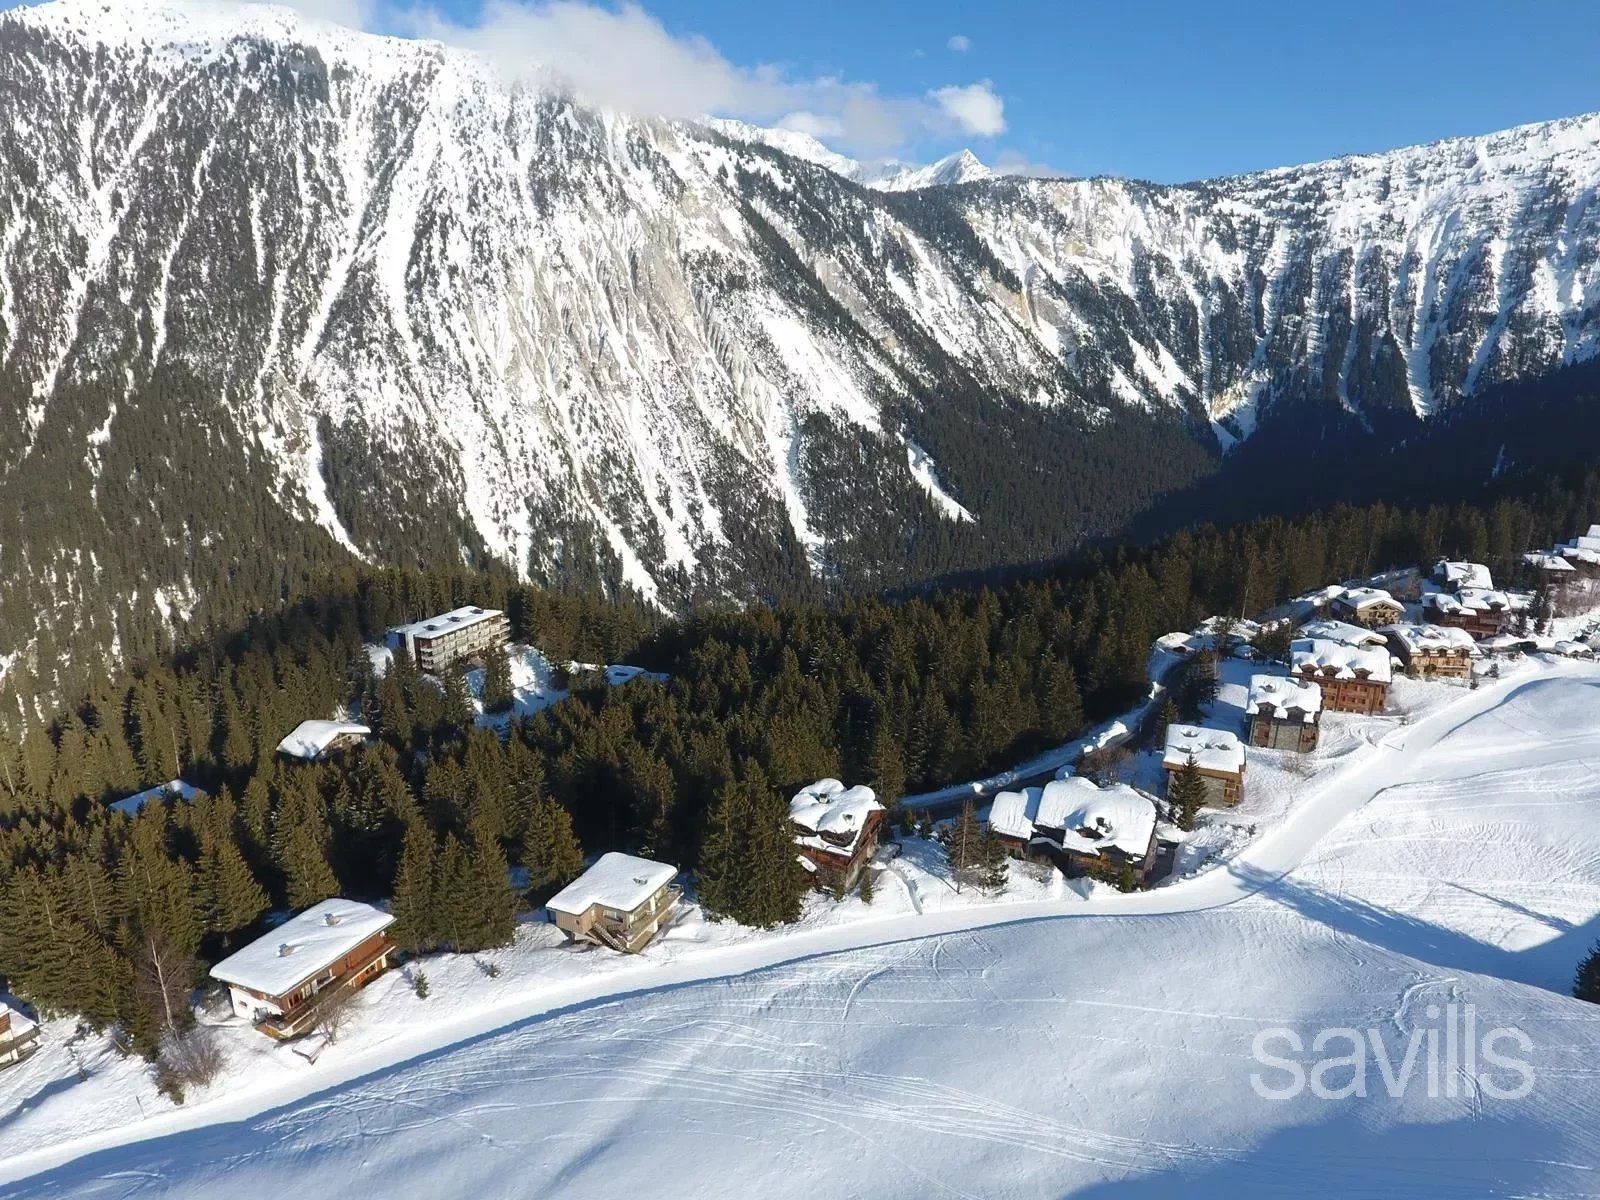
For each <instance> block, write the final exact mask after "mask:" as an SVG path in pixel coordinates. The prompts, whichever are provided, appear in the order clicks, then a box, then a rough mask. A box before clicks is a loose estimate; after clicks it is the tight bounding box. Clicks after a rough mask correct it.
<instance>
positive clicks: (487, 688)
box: [483, 646, 515, 713]
mask: <svg viewBox="0 0 1600 1200" xmlns="http://www.w3.org/2000/svg"><path fill="white" fill-rule="evenodd" d="M514 700H515V696H514V695H513V693H512V688H511V659H510V657H509V656H508V655H507V654H506V648H505V647H504V646H496V647H494V648H493V649H491V650H490V651H489V652H488V653H487V654H486V655H485V656H484V660H483V707H484V711H486V712H493V713H498V712H505V711H506V710H507V709H508V708H510V707H511V705H512V702H513V701H514Z"/></svg>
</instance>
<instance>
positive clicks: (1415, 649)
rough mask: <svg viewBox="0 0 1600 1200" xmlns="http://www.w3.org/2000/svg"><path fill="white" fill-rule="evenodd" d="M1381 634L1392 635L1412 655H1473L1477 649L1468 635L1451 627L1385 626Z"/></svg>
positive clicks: (1474, 642)
mask: <svg viewBox="0 0 1600 1200" xmlns="http://www.w3.org/2000/svg"><path fill="white" fill-rule="evenodd" d="M1381 632H1383V633H1386V634H1392V635H1393V636H1394V638H1395V639H1396V640H1397V641H1398V642H1400V644H1401V645H1403V646H1404V647H1405V648H1406V649H1407V650H1408V651H1409V652H1410V653H1412V654H1443V653H1454V652H1457V651H1459V652H1461V653H1465V654H1473V653H1476V651H1477V649H1478V643H1477V642H1476V641H1474V640H1473V637H1472V635H1471V634H1470V633H1468V632H1467V631H1466V630H1465V629H1457V628H1456V627H1455V626H1453V625H1385V626H1384V627H1383V629H1382V630H1381Z"/></svg>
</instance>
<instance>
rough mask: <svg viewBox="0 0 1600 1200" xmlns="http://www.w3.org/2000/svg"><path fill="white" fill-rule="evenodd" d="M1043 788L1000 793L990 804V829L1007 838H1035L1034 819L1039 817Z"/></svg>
mask: <svg viewBox="0 0 1600 1200" xmlns="http://www.w3.org/2000/svg"><path fill="white" fill-rule="evenodd" d="M1043 792H1044V789H1043V788H1037V787H1030V788H1023V789H1022V790H1021V791H1020V792H1000V793H999V794H998V795H996V796H995V798H994V799H993V800H992V801H991V802H990V804H989V828H990V829H992V830H994V832H996V833H1001V834H1004V835H1005V836H1006V837H1014V838H1021V839H1023V840H1024V841H1026V840H1027V839H1028V838H1031V837H1032V836H1033V819H1034V817H1036V816H1038V815H1039V797H1040V795H1041V794H1042V793H1043Z"/></svg>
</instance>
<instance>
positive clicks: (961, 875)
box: [944, 800, 984, 892]
mask: <svg viewBox="0 0 1600 1200" xmlns="http://www.w3.org/2000/svg"><path fill="white" fill-rule="evenodd" d="M944 857H945V863H946V864H947V865H948V866H949V868H950V878H951V879H952V880H953V881H954V882H955V885H956V891H958V892H959V891H960V890H961V888H962V885H963V884H967V883H971V884H978V883H979V882H980V881H981V880H982V878H983V874H984V861H983V829H982V827H981V826H980V825H979V824H978V810H977V807H976V806H975V805H974V804H973V802H972V801H971V800H966V801H963V802H962V805H961V815H960V816H958V817H957V818H956V823H955V825H954V826H952V827H951V829H950V830H949V831H948V832H947V833H946V834H945V839H944Z"/></svg>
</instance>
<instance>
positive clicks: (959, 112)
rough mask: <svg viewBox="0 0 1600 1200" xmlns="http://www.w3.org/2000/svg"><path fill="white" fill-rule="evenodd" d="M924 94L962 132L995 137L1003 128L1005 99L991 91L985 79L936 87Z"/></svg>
mask: <svg viewBox="0 0 1600 1200" xmlns="http://www.w3.org/2000/svg"><path fill="white" fill-rule="evenodd" d="M928 95H929V96H930V97H931V98H932V99H933V101H934V102H935V103H936V104H937V105H938V106H939V110H940V111H941V112H942V113H943V114H944V115H945V116H946V117H948V118H949V119H950V120H951V121H953V122H955V125H956V127H957V128H958V129H960V130H961V132H963V133H970V134H972V135H974V136H976V137H997V136H998V135H1000V134H1002V133H1004V132H1005V131H1006V105H1005V101H1004V100H1002V99H1000V97H999V96H997V95H995V94H994V85H993V84H992V83H990V82H989V81H988V80H987V79H985V80H984V81H983V82H982V83H970V84H967V85H966V86H965V87H942V88H937V89H935V90H934V91H932V92H929V93H928Z"/></svg>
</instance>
